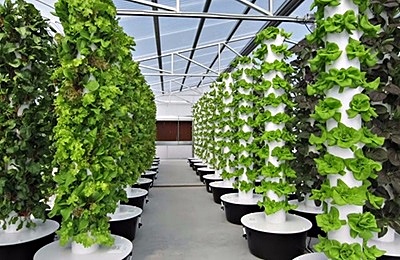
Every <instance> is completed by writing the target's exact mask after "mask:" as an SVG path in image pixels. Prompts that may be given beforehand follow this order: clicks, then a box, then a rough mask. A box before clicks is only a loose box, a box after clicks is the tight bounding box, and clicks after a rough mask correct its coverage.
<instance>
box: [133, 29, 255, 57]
mask: <svg viewBox="0 0 400 260" xmlns="http://www.w3.org/2000/svg"><path fill="white" fill-rule="evenodd" d="M253 37H254V34H251V35H245V36H242V37H238V38H235V39H229V40H225V41H218V42H213V43H208V44H203V45H199V46H197V47H196V48H195V49H196V50H200V49H205V48H211V47H216V46H218V45H219V44H226V43H232V42H238V41H243V40H246V39H251V38H253ZM192 50H193V48H188V49H182V50H178V51H171V52H166V53H164V54H162V55H161V57H165V56H169V55H173V54H177V53H185V52H189V51H192ZM156 58H158V55H152V56H150V57H144V58H137V59H135V61H137V62H144V61H149V60H153V59H156Z"/></svg>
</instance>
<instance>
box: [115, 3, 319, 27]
mask: <svg viewBox="0 0 400 260" xmlns="http://www.w3.org/2000/svg"><path fill="white" fill-rule="evenodd" d="M295 1H299V2H300V1H302V0H295ZM117 14H118V15H120V16H151V17H153V16H156V17H175V18H209V19H225V20H248V21H278V22H288V23H304V22H312V21H313V19H311V18H309V17H298V16H296V17H290V16H285V15H271V16H266V15H243V14H230V13H200V12H163V11H138V10H129V9H118V10H117Z"/></svg>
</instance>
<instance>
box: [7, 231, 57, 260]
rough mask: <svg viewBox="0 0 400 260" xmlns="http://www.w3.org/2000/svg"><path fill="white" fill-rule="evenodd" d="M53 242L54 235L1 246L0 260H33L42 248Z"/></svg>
mask: <svg viewBox="0 0 400 260" xmlns="http://www.w3.org/2000/svg"><path fill="white" fill-rule="evenodd" d="M53 241H54V233H53V234H50V235H47V236H45V237H41V238H39V239H36V240H32V241H29V242H26V243H22V244H15V245H7V246H0V259H4V260H6V259H10V260H11V259H13V260H14V259H15V260H32V259H33V256H34V255H35V253H36V252H37V251H38V250H39V249H40V248H42V247H44V246H45V245H47V244H50V243H51V242H53ZM3 257H4V258H3Z"/></svg>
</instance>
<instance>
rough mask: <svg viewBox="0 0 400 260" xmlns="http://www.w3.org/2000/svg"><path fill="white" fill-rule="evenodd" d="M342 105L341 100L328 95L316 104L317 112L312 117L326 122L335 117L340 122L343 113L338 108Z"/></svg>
mask: <svg viewBox="0 0 400 260" xmlns="http://www.w3.org/2000/svg"><path fill="white" fill-rule="evenodd" d="M340 107H342V103H341V102H340V100H338V99H336V98H332V97H327V98H325V99H324V100H321V101H320V102H319V103H318V105H316V106H315V112H314V114H312V115H311V117H312V118H314V119H315V120H318V121H319V122H325V121H326V120H328V119H330V118H334V119H335V120H336V121H338V122H339V121H340V118H341V114H340V113H339V112H338V111H337V110H338V109H339V108H340Z"/></svg>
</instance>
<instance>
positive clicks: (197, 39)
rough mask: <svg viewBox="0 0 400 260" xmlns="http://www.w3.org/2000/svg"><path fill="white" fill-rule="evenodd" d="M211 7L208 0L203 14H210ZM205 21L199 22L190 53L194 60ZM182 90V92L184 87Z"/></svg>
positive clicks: (186, 70)
mask: <svg viewBox="0 0 400 260" xmlns="http://www.w3.org/2000/svg"><path fill="white" fill-rule="evenodd" d="M210 5H211V0H206V2H205V3H204V7H203V13H208V10H209V9H210ZM205 21H206V19H205V18H201V20H200V22H199V26H198V27H197V32H196V36H195V38H194V40H193V46H192V48H193V50H192V51H191V52H190V56H189V59H193V56H194V52H195V49H196V47H197V44H198V43H199V39H200V35H201V32H202V31H203V27H204V23H205ZM190 64H191V61H188V63H187V65H186V68H185V73H188V72H189V69H190ZM185 81H186V77H185V78H183V79H182V84H185ZM180 90H182V87H181V89H180Z"/></svg>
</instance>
